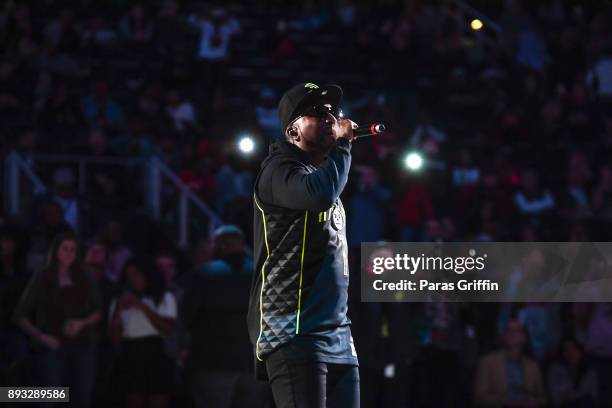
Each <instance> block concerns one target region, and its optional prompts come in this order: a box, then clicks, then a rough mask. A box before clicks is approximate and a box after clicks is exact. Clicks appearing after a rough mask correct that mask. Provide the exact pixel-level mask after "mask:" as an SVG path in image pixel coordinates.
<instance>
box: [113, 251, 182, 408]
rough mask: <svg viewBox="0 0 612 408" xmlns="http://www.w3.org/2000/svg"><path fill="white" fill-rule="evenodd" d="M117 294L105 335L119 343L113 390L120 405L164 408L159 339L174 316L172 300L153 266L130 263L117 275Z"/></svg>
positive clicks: (167, 367) (167, 387) (168, 378)
mask: <svg viewBox="0 0 612 408" xmlns="http://www.w3.org/2000/svg"><path fill="white" fill-rule="evenodd" d="M122 284H123V293H122V294H121V295H120V296H119V297H118V298H117V299H115V300H114V301H113V302H112V303H111V306H110V312H109V316H110V328H109V330H110V336H111V339H112V341H113V342H115V343H120V351H119V356H118V358H117V362H116V376H115V380H116V381H117V384H118V386H119V387H120V388H121V391H122V393H123V394H124V396H125V403H126V407H128V408H140V407H152V408H159V407H166V406H167V405H168V400H169V397H170V394H171V393H172V388H173V379H172V362H171V361H170V359H169V358H168V356H167V355H166V354H165V352H164V338H165V337H166V336H168V335H169V334H170V333H171V332H172V329H173V326H174V322H175V320H176V317H177V307H176V299H175V298H174V296H173V295H172V293H170V292H168V291H166V290H165V289H164V282H163V279H162V278H161V275H160V274H159V272H158V271H157V269H156V268H154V267H153V266H150V265H146V264H144V263H143V262H139V261H136V260H130V261H128V262H127V263H126V265H125V266H124V268H123V271H122Z"/></svg>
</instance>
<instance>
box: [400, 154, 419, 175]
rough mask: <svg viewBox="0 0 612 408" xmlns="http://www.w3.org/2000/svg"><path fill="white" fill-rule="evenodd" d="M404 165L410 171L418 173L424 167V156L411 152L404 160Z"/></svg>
mask: <svg viewBox="0 0 612 408" xmlns="http://www.w3.org/2000/svg"><path fill="white" fill-rule="evenodd" d="M404 165H405V166H406V168H407V169H408V170H411V171H418V170H420V169H421V167H423V156H421V154H420V153H417V152H410V153H408V154H407V155H406V157H405V159H404Z"/></svg>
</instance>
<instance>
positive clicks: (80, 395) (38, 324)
mask: <svg viewBox="0 0 612 408" xmlns="http://www.w3.org/2000/svg"><path fill="white" fill-rule="evenodd" d="M78 250H79V249H78V240H77V238H76V236H75V235H73V234H70V233H68V234H60V235H58V236H57V237H56V238H55V239H54V241H53V242H52V244H51V247H50V249H49V256H48V258H47V260H48V262H47V264H46V266H45V268H44V269H43V270H42V271H39V272H37V273H35V274H34V275H33V276H32V278H31V279H30V282H29V283H28V286H27V288H26V290H25V292H24V293H23V296H22V297H21V300H20V302H19V305H18V306H17V309H16V310H15V315H14V318H15V321H16V322H17V324H18V325H19V327H21V329H22V330H23V331H24V332H25V333H26V334H27V335H28V336H30V338H31V339H32V342H33V346H34V349H35V350H36V352H35V366H34V371H33V374H34V376H35V377H36V379H35V383H36V384H37V385H39V386H46V387H59V386H70V401H71V402H72V403H73V404H74V405H75V406H79V407H89V405H90V400H91V393H92V386H93V380H94V375H95V361H96V343H97V330H96V325H97V324H98V322H99V320H100V316H101V314H100V305H99V303H98V301H97V299H98V297H97V292H96V291H97V287H96V284H95V282H93V280H91V279H90V277H89V276H88V275H87V273H86V272H85V271H84V269H83V265H82V263H81V260H80V259H79V256H78Z"/></svg>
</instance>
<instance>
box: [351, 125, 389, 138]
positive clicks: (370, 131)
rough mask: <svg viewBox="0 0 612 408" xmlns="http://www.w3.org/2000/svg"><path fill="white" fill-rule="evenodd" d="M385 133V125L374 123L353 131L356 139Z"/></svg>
mask: <svg viewBox="0 0 612 408" xmlns="http://www.w3.org/2000/svg"><path fill="white" fill-rule="evenodd" d="M384 131H385V125H383V124H382V123H372V124H370V125H367V126H359V127H357V128H356V129H353V135H355V139H358V138H360V137H366V136H374V135H377V134H379V133H382V132H384Z"/></svg>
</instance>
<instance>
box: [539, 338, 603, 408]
mask: <svg viewBox="0 0 612 408" xmlns="http://www.w3.org/2000/svg"><path fill="white" fill-rule="evenodd" d="M547 377H548V393H549V394H550V397H551V400H552V404H553V406H554V407H563V408H571V407H595V406H597V404H596V401H597V391H598V385H597V384H598V379H597V373H596V372H595V371H594V370H593V369H592V368H591V367H590V366H589V363H588V362H587V359H586V356H585V355H584V349H583V348H582V345H581V344H580V343H579V342H578V341H577V340H575V339H572V338H566V339H564V340H563V341H562V342H561V349H560V353H559V357H558V359H557V361H556V362H554V363H552V364H551V366H550V368H549V369H548V376H547Z"/></svg>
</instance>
